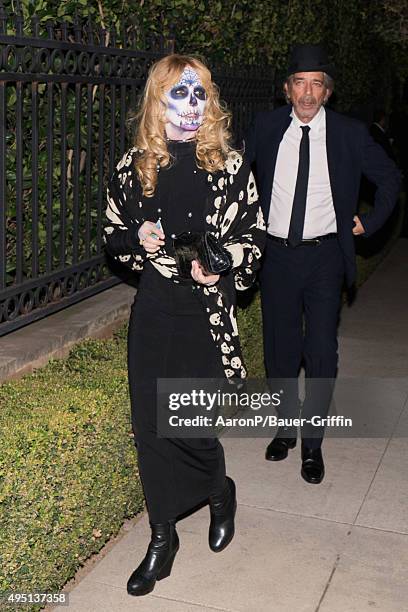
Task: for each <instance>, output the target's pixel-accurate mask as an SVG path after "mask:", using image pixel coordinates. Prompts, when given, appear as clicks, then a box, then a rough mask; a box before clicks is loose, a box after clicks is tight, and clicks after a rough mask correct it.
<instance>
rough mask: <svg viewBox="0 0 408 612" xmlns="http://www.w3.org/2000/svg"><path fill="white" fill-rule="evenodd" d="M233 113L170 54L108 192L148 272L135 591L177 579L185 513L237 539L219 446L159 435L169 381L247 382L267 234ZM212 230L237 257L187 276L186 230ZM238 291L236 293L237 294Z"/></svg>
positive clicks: (125, 238)
mask: <svg viewBox="0 0 408 612" xmlns="http://www.w3.org/2000/svg"><path fill="white" fill-rule="evenodd" d="M229 121H230V117H229V114H228V113H227V112H226V111H225V110H224V109H223V107H222V106H221V104H220V101H219V97H218V91H217V88H216V86H215V85H214V83H212V81H211V74H210V72H209V71H208V69H207V68H206V67H205V66H204V64H202V63H201V62H200V61H198V60H197V59H195V58H193V57H186V56H181V55H170V56H168V57H165V58H163V59H161V60H160V61H158V62H157V63H156V64H155V65H154V66H153V67H152V68H151V70H150V73H149V77H148V80H147V83H146V88H145V93H144V97H143V99H142V102H141V106H140V110H139V113H138V129H137V133H136V137H135V146H134V148H132V149H131V150H130V151H128V152H127V153H126V154H125V155H124V157H123V158H122V160H121V161H120V163H119V164H118V166H117V169H116V171H115V173H114V175H113V176H112V178H111V180H110V183H109V187H108V206H107V217H108V221H109V225H108V226H107V227H106V228H105V242H106V247H107V250H108V251H109V253H110V254H111V255H112V256H113V257H114V258H115V259H117V260H118V261H121V262H122V263H124V264H125V265H127V266H129V267H130V268H131V269H132V270H134V271H143V274H142V277H141V281H140V285H139V289H138V292H137V296H136V299H135V302H134V304H133V306H132V311H131V315H130V322H129V332H128V373H129V386H130V397H131V406H132V427H133V431H134V436H135V444H136V447H137V449H138V462H139V469H140V475H141V479H142V483H143V488H144V493H145V497H146V503H147V509H148V513H149V520H150V526H151V530H152V538H151V542H150V544H149V547H148V550H147V553H146V556H145V558H144V559H143V561H142V563H141V564H140V565H139V567H138V568H137V569H136V570H135V571H134V572H133V573H132V575H131V577H130V578H129V581H128V585H127V589H128V592H129V593H130V594H132V595H144V594H146V593H149V592H150V591H152V590H153V588H154V586H155V582H156V580H160V579H162V578H165V577H167V576H168V575H169V574H170V571H171V567H172V563H173V560H174V557H175V555H176V553H177V550H178V547H179V541H178V537H177V532H176V529H175V520H176V517H177V516H179V515H181V514H183V513H185V512H187V511H188V510H190V509H192V508H193V507H194V506H196V505H198V504H199V503H201V502H203V501H205V500H208V501H209V506H210V517H211V521H210V529H209V544H210V547H211V549H212V550H213V551H215V552H219V551H221V550H223V549H224V548H225V547H226V546H227V545H228V544H229V542H230V541H231V539H232V537H233V535H234V516H235V510H236V497H235V485H234V482H233V481H232V479H230V478H228V477H226V474H225V462H224V452H223V448H222V446H221V444H220V442H219V441H218V440H217V439H209V438H205V439H203V438H201V439H167V438H158V437H157V425H156V404H157V402H156V381H157V379H158V378H197V377H201V378H224V379H225V378H233V377H240V378H243V377H245V376H246V371H245V367H244V364H243V360H242V355H241V351H240V346H239V338H238V332H237V327H236V319H235V287H236V288H237V289H245V288H247V287H248V286H250V284H251V283H252V281H253V279H254V275H255V272H256V269H257V268H258V266H259V259H260V257H261V251H262V248H263V244H264V236H265V228H264V222H263V217H262V213H261V211H260V209H259V206H258V204H257V203H256V201H257V193H256V188H255V183H254V179H253V176H252V174H251V172H250V169H249V167H248V165H247V163H246V162H245V161H244V160H243V158H242V156H241V155H240V154H239V153H237V152H235V151H233V150H232V149H231V146H230V144H229V142H230V133H229V131H228V126H229ZM206 231H210V232H211V233H212V234H213V236H215V238H216V239H217V240H218V244H219V245H220V247H221V249H222V253H224V255H227V256H228V258H229V260H230V266H229V268H230V269H229V271H226V272H224V273H223V274H221V275H219V274H214V273H209V272H208V270H206V269H205V268H204V265H203V263H202V261H199V259H198V258H197V259H194V260H193V261H192V262H191V263H190V264H188V277H186V275H185V274H184V275H183V273H182V270H181V269H180V262H181V260H180V251H179V247H178V240H179V236H180V234H183V233H184V235H185V233H186V232H190V234H187V235H195V236H202V235H203V233H204V232H206ZM234 284H235V287H234Z"/></svg>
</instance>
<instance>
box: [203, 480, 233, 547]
mask: <svg viewBox="0 0 408 612" xmlns="http://www.w3.org/2000/svg"><path fill="white" fill-rule="evenodd" d="M209 502H210V514H211V522H210V531H209V534H208V541H209V544H210V548H211V550H212V551H214V552H221V550H224V548H226V547H227V546H228V544H229V543H230V542H231V540H232V538H233V537H234V533H235V526H234V518H235V512H236V510H237V498H236V495H235V483H234V481H233V480H232V478H229V477H228V476H227V477H226V481H225V487H224V489H223V490H222V491H221V493H216V494H214V495H211V496H210V498H209Z"/></svg>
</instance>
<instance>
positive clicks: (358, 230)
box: [353, 215, 365, 236]
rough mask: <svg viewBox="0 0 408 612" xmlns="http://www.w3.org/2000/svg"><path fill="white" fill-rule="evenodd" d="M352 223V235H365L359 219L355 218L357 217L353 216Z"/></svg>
mask: <svg viewBox="0 0 408 612" xmlns="http://www.w3.org/2000/svg"><path fill="white" fill-rule="evenodd" d="M353 221H354V223H355V226H354V227H353V234H354V236H361V234H364V233H365V229H364V227H363V225H362V223H361V221H360V219H359V218H358V217H357V215H355V216H354V217H353Z"/></svg>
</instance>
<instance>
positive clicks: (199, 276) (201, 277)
mask: <svg viewBox="0 0 408 612" xmlns="http://www.w3.org/2000/svg"><path fill="white" fill-rule="evenodd" d="M191 276H192V277H193V279H194V280H195V282H196V283H199V284H200V285H207V286H211V285H215V283H218V281H219V280H220V275H219V274H204V270H203V268H202V266H200V264H199V263H198V261H197V260H196V259H194V260H193V261H192V262H191Z"/></svg>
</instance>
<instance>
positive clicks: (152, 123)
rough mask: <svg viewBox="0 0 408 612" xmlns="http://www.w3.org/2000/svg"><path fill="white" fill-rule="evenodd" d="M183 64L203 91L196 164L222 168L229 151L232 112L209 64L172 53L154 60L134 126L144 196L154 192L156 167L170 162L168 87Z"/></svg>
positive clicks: (207, 169)
mask: <svg viewBox="0 0 408 612" xmlns="http://www.w3.org/2000/svg"><path fill="white" fill-rule="evenodd" d="M186 66H190V67H191V68H193V70H195V72H196V73H197V74H198V76H199V78H200V81H201V84H202V86H203V87H204V89H205V91H206V100H207V103H206V106H205V109H204V117H203V122H202V124H201V125H200V127H199V128H198V129H197V131H196V142H197V145H196V158H197V165H198V167H199V168H202V169H204V170H206V171H207V172H211V173H213V172H217V171H218V170H222V169H223V168H224V165H225V161H226V159H227V157H228V154H229V152H230V151H231V150H232V147H231V146H230V142H231V133H230V129H229V128H230V124H231V114H230V112H229V111H228V110H227V109H226V108H225V106H224V104H223V103H222V102H221V101H220V98H219V91H218V87H217V85H215V83H213V82H212V80H211V73H210V71H209V70H208V68H207V67H206V66H205V65H204V64H203V62H201V61H200V60H198V59H197V58H195V57H191V56H187V55H178V54H172V55H168V56H167V57H164V58H162V59H161V60H159V61H157V62H156V63H155V64H153V66H152V67H151V68H150V71H149V76H148V79H147V82H146V87H145V90H144V94H143V96H142V99H141V102H140V105H139V110H138V112H137V114H136V115H135V120H136V122H137V129H136V134H135V139H134V146H135V147H136V148H137V149H138V151H139V155H138V156H137V158H136V171H137V174H138V177H139V180H140V183H141V185H142V188H143V194H144V195H145V196H147V197H151V196H153V195H154V192H155V189H156V185H157V168H158V166H160V167H161V168H164V167H166V166H168V165H169V164H170V163H171V156H170V154H169V152H168V150H167V143H166V131H165V124H166V116H165V115H166V109H167V98H166V96H165V92H166V91H168V90H169V89H170V88H171V87H173V85H174V84H175V83H177V82H178V81H179V79H180V75H181V74H182V72H183V70H184V69H185V68H186Z"/></svg>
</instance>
